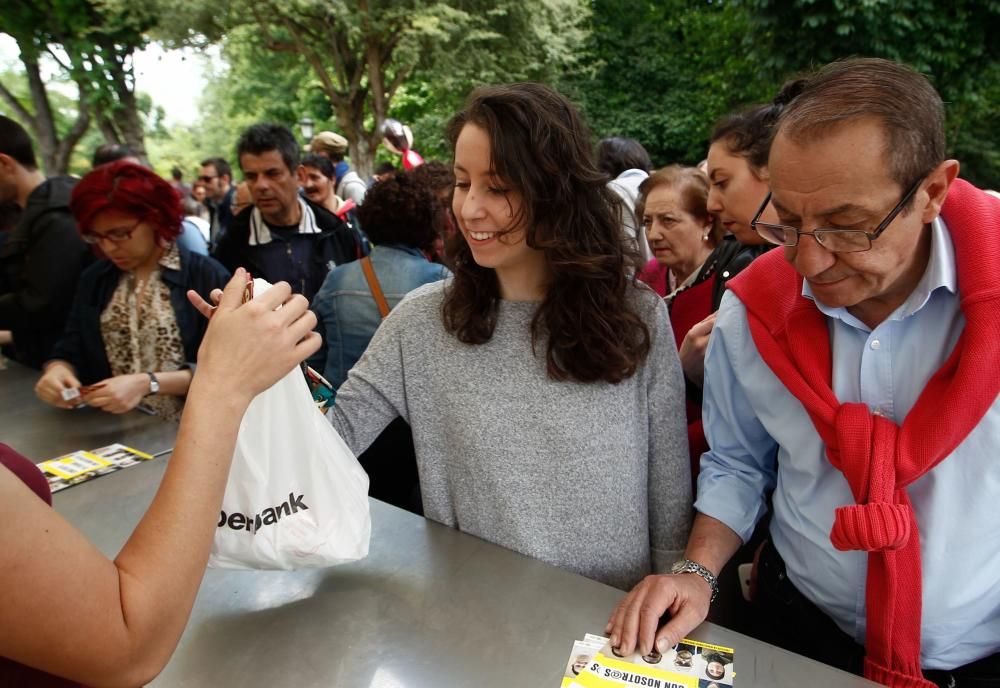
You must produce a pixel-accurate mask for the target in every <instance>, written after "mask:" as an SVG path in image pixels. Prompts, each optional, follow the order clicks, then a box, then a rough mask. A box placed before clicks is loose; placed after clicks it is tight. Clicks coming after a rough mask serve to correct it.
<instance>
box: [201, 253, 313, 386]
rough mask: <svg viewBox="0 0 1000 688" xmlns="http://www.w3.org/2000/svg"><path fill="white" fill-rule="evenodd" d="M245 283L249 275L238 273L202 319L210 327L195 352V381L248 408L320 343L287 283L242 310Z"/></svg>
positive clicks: (300, 301)
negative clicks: (217, 387)
mask: <svg viewBox="0 0 1000 688" xmlns="http://www.w3.org/2000/svg"><path fill="white" fill-rule="evenodd" d="M246 283H247V272H246V271H245V270H243V269H242V268H239V269H237V270H236V273H235V274H234V275H233V278H232V279H231V280H230V281H229V283H228V284H227V285H226V288H225V290H223V293H222V297H221V299H220V300H219V305H218V306H217V307H216V308H215V309H213V310H211V311H210V312H211V315H210V316H208V314H206V315H207V316H208V317H211V321H210V322H209V326H208V330H207V331H206V333H205V338H204V339H203V340H202V344H201V348H200V349H199V352H198V372H197V374H196V375H195V379H196V380H198V379H199V378H200V379H201V381H203V382H204V381H208V382H209V383H210V384H220V385H223V386H224V387H225V388H226V389H230V390H232V391H233V393H234V394H236V395H238V396H240V397H243V398H244V399H245V400H246V401H247V403H249V401H250V399H252V398H253V397H254V396H256V395H257V394H259V393H260V392H262V391H263V390H265V389H267V388H268V387H270V386H271V385H273V384H274V383H275V382H276V381H277V380H279V379H280V378H281V377H283V376H284V375H286V374H287V373H288V371H290V370H291V369H292V368H294V367H295V366H296V365H298V364H299V363H300V362H301V361H303V360H304V359H306V358H307V357H308V356H310V355H311V354H312V353H314V352H315V351H316V350H317V349H318V348H319V346H320V343H321V341H322V339H321V338H320V337H319V335H317V334H315V333H313V332H312V329H313V328H314V327H315V325H316V316H315V315H314V314H313V313H312V312H311V311H310V310H309V309H308V302H306V300H305V299H304V298H303V297H302V296H295V295H292V293H291V288H290V287H289V286H288V284H287V283H284V282H279V283H277V284H275V285H273V286H272V287H271V288H270V289H268V290H267V291H266V292H265V293H263V294H260V295H259V296H258V297H257V298H255V299H254V300H253V301H251V302H250V303H247V304H243V292H244V289H245V287H246ZM192 293H193V292H191V293H189V298H190V299H191V302H192V304H193V305H195V307H196V308H198V310H199V311H200V312H202V313H203V314H205V310H204V307H205V306H207V305H208V304H207V302H205V301H204V300H203V299H201V297H198V299H197V301H196V299H195V298H193V297H192V296H191V294H192ZM194 296H197V294H195V295H194ZM199 302H200V303H199ZM279 306H282V308H280V309H279V308H278V307H279ZM209 308H210V307H209ZM276 309H277V310H276Z"/></svg>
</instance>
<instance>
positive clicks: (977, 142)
mask: <svg viewBox="0 0 1000 688" xmlns="http://www.w3.org/2000/svg"><path fill="white" fill-rule="evenodd" d="M745 5H746V7H747V8H748V9H749V16H750V17H751V20H752V25H753V32H754V34H755V35H756V36H758V37H759V39H758V40H757V41H755V42H754V45H753V48H754V50H753V51H752V53H751V55H750V57H751V59H752V60H753V62H755V63H756V64H758V65H759V66H760V67H761V69H762V70H763V71H765V72H767V73H770V74H772V75H785V74H788V73H791V72H794V71H798V70H805V69H811V68H814V67H818V66H820V65H823V64H826V63H828V62H831V61H833V60H836V59H839V58H843V57H850V56H860V55H863V56H870V57H885V58H889V59H892V60H897V61H900V62H905V63H907V64H909V65H911V66H913V67H914V68H916V69H918V70H919V71H921V72H923V73H924V74H926V75H927V76H928V77H929V78H930V79H931V82H932V83H933V84H934V86H935V87H936V88H937V90H938V92H939V93H940V94H941V96H942V98H943V99H944V101H945V108H946V113H947V131H948V141H949V148H950V151H949V154H950V155H953V156H955V157H956V158H958V159H959V160H960V161H961V162H962V176H964V177H966V178H967V179H970V180H971V181H973V182H975V183H978V184H980V185H985V186H993V187H996V186H997V185H998V184H1000V141H998V137H997V132H998V131H1000V108H998V103H1000V42H998V41H997V36H1000V2H997V1H996V0H947V1H944V0H864V1H863V2H858V1H857V0H790V1H789V0H745Z"/></svg>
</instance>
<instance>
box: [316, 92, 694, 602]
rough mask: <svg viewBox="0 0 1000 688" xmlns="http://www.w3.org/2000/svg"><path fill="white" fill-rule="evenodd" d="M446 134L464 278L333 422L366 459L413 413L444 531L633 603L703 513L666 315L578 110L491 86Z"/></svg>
mask: <svg viewBox="0 0 1000 688" xmlns="http://www.w3.org/2000/svg"><path fill="white" fill-rule="evenodd" d="M448 134H449V137H450V141H451V143H452V145H453V146H454V151H455V176H456V178H457V182H456V185H455V194H454V200H453V204H452V207H453V210H454V212H455V216H456V218H457V220H458V226H459V229H460V230H461V231H460V233H459V234H458V235H457V236H456V237H455V239H456V241H455V243H454V245H453V246H452V247H450V249H451V257H452V259H453V264H454V277H453V278H452V279H449V280H446V281H443V282H437V283H433V284H429V285H425V286H424V287H421V288H419V289H417V290H416V291H414V292H411V293H410V295H409V296H407V298H406V299H404V300H403V301H402V302H401V303H400V304H399V305H398V306H396V308H395V309H393V311H392V312H391V313H390V314H389V317H388V318H386V320H385V321H384V322H383V323H382V325H381V327H380V328H379V330H378V331H377V332H376V333H375V336H374V338H373V339H372V341H371V344H370V345H369V346H368V349H367V351H366V352H365V353H364V355H363V356H362V357H361V359H360V360H359V361H358V363H357V364H356V365H355V366H354V368H352V369H351V371H350V373H349V374H348V377H347V380H346V382H344V384H343V385H342V386H341V387H340V389H339V390H338V392H337V402H336V405H335V406H334V407H333V409H332V410H331V411H330V418H331V421H332V422H333V425H334V427H336V428H337V430H338V431H339V432H340V434H341V435H342V436H343V438H344V439H345V440H346V441H347V443H348V445H350V447H351V449H352V450H354V452H355V453H358V454H360V453H361V452H362V451H364V450H365V448H366V447H367V446H368V445H369V444H370V443H371V442H372V441H373V440H374V439H375V438H376V437H377V436H378V434H379V433H380V432H381V430H382V429H383V428H384V427H385V426H386V425H388V424H389V423H390V422H391V421H392V420H393V419H394V418H396V417H397V416H402V417H403V418H405V419H406V420H407V421H408V422H409V424H410V425H411V427H412V429H413V442H414V446H415V448H416V457H417V465H418V468H419V472H420V488H421V493H422V497H423V503H424V513H425V515H426V516H427V517H428V518H430V519H433V520H435V521H438V522H440V523H444V524H446V525H450V526H453V527H455V528H459V529H461V530H462V531H464V532H467V533H471V534H473V535H476V536H478V537H481V538H484V539H486V540H489V541H490V542H494V543H496V544H498V545H502V546H504V547H507V548H509V549H512V550H515V551H517V552H521V553H523V554H526V555H528V556H531V557H535V558H538V559H541V560H542V561H546V562H549V563H551V564H554V565H556V566H559V567H562V568H564V569H567V570H570V571H574V572H576V573H579V574H581V575H584V576H587V577H589V578H593V579H596V580H600V581H603V582H605V583H608V584H610V585H614V586H617V587H619V588H622V589H628V588H630V587H631V586H632V585H634V584H635V583H637V582H638V581H639V580H640V579H641V578H642V577H643V576H644V575H646V574H648V573H650V572H651V571H665V570H666V569H667V568H669V565H670V564H671V563H672V562H673V561H674V559H676V558H678V557H679V555H680V551H681V550H682V549H683V547H684V544H685V541H686V538H687V534H688V528H689V525H690V518H691V479H690V468H689V463H688V459H687V434H686V428H685V416H684V383H683V379H682V376H681V371H680V365H679V363H678V359H677V351H676V347H675V346H674V339H673V335H672V333H671V330H670V321H669V316H668V313H667V308H666V306H665V305H664V303H663V301H662V300H661V299H660V298H659V297H658V296H657V295H656V294H655V293H653V292H652V291H651V290H649V289H648V288H646V287H645V286H643V285H641V284H638V283H637V282H636V281H635V279H634V277H633V275H634V274H635V270H634V268H633V257H632V256H631V255H630V254H629V251H628V249H627V247H626V244H625V243H624V241H623V239H622V235H621V229H620V226H619V224H618V215H617V208H616V206H615V205H614V203H615V201H614V198H613V196H612V195H611V192H609V191H608V190H607V188H606V187H605V184H604V177H603V175H602V174H601V173H600V172H599V171H598V170H597V169H596V167H595V165H594V162H593V159H592V157H591V152H590V140H589V136H588V132H587V129H586V127H585V125H584V124H583V121H582V119H581V117H580V115H579V114H578V112H577V111H576V109H575V108H574V106H573V105H572V104H571V103H570V102H569V101H568V100H566V99H565V98H564V97H562V96H561V95H559V94H557V93H556V92H554V91H552V90H551V89H549V88H547V87H545V86H541V85H538V84H515V85H511V86H496V87H486V88H480V89H477V90H476V91H474V92H473V93H472V94H471V95H470V97H469V100H468V102H467V104H466V107H465V109H464V110H463V111H462V112H461V113H459V114H458V115H456V116H455V118H454V119H453V120H452V122H451V123H450V125H449V129H448Z"/></svg>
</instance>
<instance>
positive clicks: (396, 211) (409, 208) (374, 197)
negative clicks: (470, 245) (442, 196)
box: [357, 172, 444, 251]
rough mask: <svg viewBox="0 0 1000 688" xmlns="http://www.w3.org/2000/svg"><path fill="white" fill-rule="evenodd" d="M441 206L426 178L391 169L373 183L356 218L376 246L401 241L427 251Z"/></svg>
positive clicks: (441, 210)
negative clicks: (380, 179) (384, 176)
mask: <svg viewBox="0 0 1000 688" xmlns="http://www.w3.org/2000/svg"><path fill="white" fill-rule="evenodd" d="M443 211H444V209H443V208H442V207H441V203H440V201H438V198H437V196H435V195H434V189H433V188H431V185H430V184H428V183H427V180H426V179H423V178H421V177H417V176H416V175H414V174H413V173H412V172H395V173H393V174H392V175H391V176H389V177H386V178H385V179H383V180H382V181H380V182H379V183H378V184H375V185H374V186H372V187H371V188H370V189H368V192H367V193H366V194H365V202H364V203H362V204H361V205H359V206H358V210H357V213H358V220H360V221H361V226H362V227H364V229H365V234H367V235H368V238H369V239H371V241H372V243H373V244H375V245H376V246H377V245H379V244H403V245H404V246H412V247H414V248H419V249H421V250H425V251H426V250H430V248H431V247H432V246H433V245H434V240H435V239H437V237H438V229H437V228H438V226H440V224H441V214H442V212H443Z"/></svg>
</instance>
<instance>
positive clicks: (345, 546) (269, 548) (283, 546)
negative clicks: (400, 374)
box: [208, 280, 371, 569]
mask: <svg viewBox="0 0 1000 688" xmlns="http://www.w3.org/2000/svg"><path fill="white" fill-rule="evenodd" d="M269 286H270V285H268V283H267V282H264V281H263V280H254V287H253V288H254V292H255V293H256V295H258V296H259V295H260V294H262V293H263V292H264V291H266V290H267V288H268V287H269ZM370 535H371V517H370V515H369V513H368V475H367V474H366V473H365V471H364V469H362V468H361V465H360V464H359V463H358V461H357V459H356V458H355V457H354V454H352V453H351V450H350V449H349V448H348V446H347V444H346V443H345V442H344V440H343V439H342V438H341V437H340V435H339V434H338V433H337V431H336V430H334V429H333V426H332V425H330V422H329V421H328V420H327V419H326V418H325V417H324V416H323V414H322V413H320V411H319V410H317V408H316V406H315V404H314V403H313V399H312V395H311V394H310V393H309V388H308V386H307V385H306V381H305V378H304V377H303V375H302V371H301V370H299V369H298V368H296V369H294V370H292V371H291V372H290V373H288V375H286V376H285V377H284V378H282V379H281V380H279V381H278V382H277V383H275V384H274V386H272V387H271V388H270V389H268V390H266V391H264V392H262V393H261V394H259V395H257V397H256V398H255V399H254V400H253V401H252V402H251V403H250V407H249V408H248V409H247V412H246V415H244V416H243V422H242V423H241V424H240V432H239V436H238V437H237V440H236V453H235V456H234V457H233V466H232V469H231V470H230V472H229V482H228V483H227V484H226V493H225V497H224V498H223V500H222V513H221V514H220V517H219V521H218V527H217V528H216V531H215V539H214V541H213V543H212V553H211V555H210V557H209V560H208V565H209V566H213V567H216V568H227V569H299V568H320V567H325V566H333V565H334V564H340V563H344V562H348V561H354V560H356V559H361V558H363V557H365V556H366V555H367V554H368V540H369V537H370Z"/></svg>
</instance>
